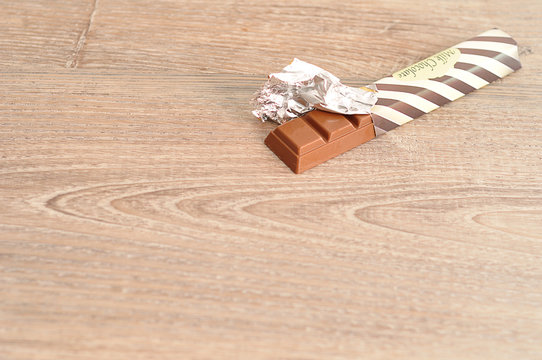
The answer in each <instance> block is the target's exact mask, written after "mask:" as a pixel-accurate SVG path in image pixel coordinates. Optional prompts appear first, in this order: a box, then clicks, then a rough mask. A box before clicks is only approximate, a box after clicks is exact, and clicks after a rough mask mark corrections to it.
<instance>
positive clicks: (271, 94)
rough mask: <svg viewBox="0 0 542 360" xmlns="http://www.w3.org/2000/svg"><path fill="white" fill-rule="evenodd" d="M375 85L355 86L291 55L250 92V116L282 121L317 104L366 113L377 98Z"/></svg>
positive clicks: (337, 111) (320, 107)
mask: <svg viewBox="0 0 542 360" xmlns="http://www.w3.org/2000/svg"><path fill="white" fill-rule="evenodd" d="M377 100H378V99H377V96H376V87H374V85H370V86H368V87H365V88H355V87H351V86H346V85H344V84H341V81H340V80H339V78H337V77H336V76H334V75H333V74H331V73H329V72H327V71H325V70H323V69H321V68H319V67H318V66H315V65H312V64H309V63H306V62H304V61H301V60H299V59H294V61H292V63H291V64H290V65H288V66H286V67H285V68H284V69H282V71H281V72H279V73H274V74H271V75H269V80H268V81H267V82H266V83H265V84H264V86H263V87H262V88H261V89H260V90H258V91H257V92H256V94H254V98H253V99H252V104H253V106H254V108H255V109H254V111H252V113H253V114H254V116H256V117H258V118H259V119H261V120H262V121H274V122H276V123H278V124H282V123H284V122H286V121H288V120H291V119H294V118H296V117H299V116H302V115H304V114H305V113H307V112H309V111H311V110H314V109H315V108H318V109H320V110H325V111H330V112H335V113H340V114H345V115H350V114H369V113H370V110H371V108H372V107H373V106H374V104H375V103H376V101H377Z"/></svg>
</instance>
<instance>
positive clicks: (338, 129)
mask: <svg viewBox="0 0 542 360" xmlns="http://www.w3.org/2000/svg"><path fill="white" fill-rule="evenodd" d="M375 136H376V134H375V128H374V126H373V121H372V119H371V116H370V115H341V114H335V113H330V112H326V111H321V110H313V111H311V112H309V113H308V114H306V115H305V116H302V117H299V118H296V119H294V120H291V121H288V122H286V123H284V124H282V125H280V126H278V127H277V128H275V130H273V131H271V133H269V135H268V136H267V138H266V139H265V144H266V145H267V146H268V147H269V148H270V149H271V150H272V151H273V152H274V153H275V154H276V155H277V156H278V157H279V159H281V160H282V161H283V162H284V163H285V164H286V165H287V166H288V167H289V168H290V169H292V171H293V172H295V173H296V174H299V173H302V172H303V171H305V170H308V169H310V168H312V167H314V166H316V165H318V164H321V163H323V162H324V161H326V160H329V159H331V158H333V157H335V156H337V155H340V154H342V153H344V152H346V151H348V150H350V149H352V148H354V147H356V146H358V145H361V144H363V143H364V142H367V141H369V140H371V139H373V138H374V137H375Z"/></svg>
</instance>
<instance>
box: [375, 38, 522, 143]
mask: <svg viewBox="0 0 542 360" xmlns="http://www.w3.org/2000/svg"><path fill="white" fill-rule="evenodd" d="M450 49H454V50H453V51H455V53H456V55H459V57H458V58H457V57H456V58H454V61H455V63H454V62H451V63H450V64H447V65H446V68H447V69H445V70H446V72H445V73H444V74H443V75H442V74H438V75H439V76H438V77H430V76H429V77H423V76H418V79H410V78H409V77H408V76H407V79H406V80H404V79H401V77H400V76H396V74H398V73H400V71H399V72H397V73H395V74H394V76H390V77H386V78H383V79H381V80H378V81H376V82H375V83H374V84H375V85H376V88H377V89H378V93H377V96H378V101H377V103H376V105H375V106H374V107H373V108H372V110H371V117H372V119H373V122H374V126H375V130H376V135H377V136H378V135H381V134H383V133H385V132H387V131H389V130H391V129H394V128H396V127H398V126H400V125H403V124H405V123H407V122H409V121H411V120H413V119H415V118H417V117H419V116H421V115H423V114H426V113H428V112H430V111H433V110H435V109H436V108H438V107H440V106H442V105H444V104H446V103H448V102H450V101H454V100H456V99H458V98H460V97H462V96H464V95H466V94H468V93H470V92H471V91H473V90H475V89H479V88H481V87H483V86H485V85H487V84H489V83H490V82H493V81H495V80H497V79H501V78H503V77H505V76H506V75H508V74H510V73H511V72H514V71H515V70H518V69H519V68H521V63H520V62H519V56H518V46H517V43H516V41H515V40H514V39H512V37H510V36H509V35H508V34H506V33H505V32H503V31H501V30H498V29H493V30H489V31H486V32H484V33H482V34H480V35H478V36H475V37H473V38H472V39H469V40H467V41H464V42H462V43H459V44H457V45H455V46H453V47H452V48H450ZM457 50H459V52H460V54H458V53H457ZM434 56H438V54H436V55H434ZM428 59H431V57H429V58H427V59H426V60H428ZM437 60H438V59H437ZM420 63H421V62H420ZM420 63H416V64H414V65H413V66H416V65H417V64H420ZM435 63H436V62H435ZM426 64H427V63H426ZM422 65H423V64H422ZM405 69H409V68H408V67H407V68H405ZM405 69H403V71H404V70H405ZM426 70H427V69H426Z"/></svg>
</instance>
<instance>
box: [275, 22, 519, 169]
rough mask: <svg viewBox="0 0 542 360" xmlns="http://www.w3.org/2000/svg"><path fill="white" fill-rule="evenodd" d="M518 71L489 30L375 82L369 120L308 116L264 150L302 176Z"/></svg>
mask: <svg viewBox="0 0 542 360" xmlns="http://www.w3.org/2000/svg"><path fill="white" fill-rule="evenodd" d="M520 68H521V63H520V61H519V56H518V47H517V43H516V41H515V40H514V39H512V38H511V37H510V36H509V35H508V34H506V33H505V32H503V31H501V30H498V29H493V30H489V31H486V32H484V33H482V34H480V35H478V36H476V37H473V38H471V39H469V40H467V41H464V42H462V43H459V44H457V45H456V46H454V47H451V48H449V49H446V50H444V51H441V52H439V53H437V54H435V55H433V56H430V57H428V58H426V59H424V60H422V61H419V62H417V63H415V64H413V65H411V66H408V67H406V68H404V69H402V70H399V71H397V72H395V73H394V74H393V75H392V76H390V77H386V78H383V79H381V80H378V81H376V82H375V83H374V86H376V89H377V90H378V92H377V97H378V100H377V102H376V104H375V105H374V106H373V107H372V108H371V111H370V112H371V114H370V115H367V114H364V115H340V114H336V113H331V112H326V111H321V110H313V111H311V112H309V113H307V114H305V115H304V116H303V117H300V118H296V119H294V120H290V121H288V122H286V123H284V124H282V125H280V126H278V127H277V128H276V129H275V130H273V131H272V132H271V133H270V134H269V135H268V136H267V138H266V139H265V144H266V145H267V146H268V147H269V148H270V149H271V150H272V151H273V152H274V153H275V154H276V155H277V156H278V157H279V158H280V159H281V160H282V161H283V162H284V163H285V164H286V165H287V166H288V167H290V169H292V171H294V172H295V173H301V172H303V171H305V170H307V169H310V168H312V167H314V166H316V165H318V164H320V163H322V162H324V161H326V160H329V159H331V158H332V157H335V156H337V155H339V154H341V153H343V152H345V151H348V150H350V149H352V148H354V147H356V146H358V145H360V144H362V143H364V142H367V141H369V140H371V139H373V138H374V137H376V136H379V135H382V134H384V133H386V132H387V131H390V130H392V129H394V128H396V127H398V126H401V125H403V124H405V123H407V122H409V121H411V120H413V119H415V118H417V117H419V116H422V115H424V114H426V113H428V112H430V111H433V110H435V109H437V108H439V107H440V106H442V105H444V104H446V103H448V102H450V101H454V100H456V99H458V98H460V97H462V96H464V95H466V94H468V93H470V92H472V91H474V90H476V89H479V88H481V87H483V86H485V85H487V84H489V83H491V82H493V81H495V80H497V79H501V78H503V77H505V76H506V75H508V74H510V73H512V72H514V71H515V70H518V69H520Z"/></svg>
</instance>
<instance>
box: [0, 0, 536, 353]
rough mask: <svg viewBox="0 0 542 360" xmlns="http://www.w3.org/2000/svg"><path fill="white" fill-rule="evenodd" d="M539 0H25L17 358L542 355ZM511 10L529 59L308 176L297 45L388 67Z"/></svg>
mask: <svg viewBox="0 0 542 360" xmlns="http://www.w3.org/2000/svg"><path fill="white" fill-rule="evenodd" d="M520 3H521V4H519V3H518V5H517V9H515V11H514V13H513V14H510V11H508V10H507V11H504V10H505V9H508V6H509V4H493V3H491V4H488V3H487V2H484V1H472V2H469V3H468V4H464V5H462V6H461V7H459V6H457V5H455V4H452V3H448V2H438V1H430V2H425V3H424V4H423V5H422V4H411V3H406V2H404V1H399V0H396V1H386V2H369V3H367V2H364V3H356V2H345V3H344V4H337V3H332V2H329V1H315V2H311V3H310V4H306V3H304V2H301V1H299V2H279V3H275V4H271V3H265V2H260V1H256V2H250V3H249V2H241V1H230V2H212V1H208V0H207V1H196V2H182V1H165V0H162V1H154V2H150V1H111V0H99V1H96V2H94V1H52V2H49V1H47V2H45V1H44V2H39V1H18V2H8V1H0V7H1V8H3V9H4V10H5V11H4V13H5V14H7V16H6V18H7V21H6V22H4V23H3V24H0V64H1V65H2V70H1V71H0V99H1V100H0V156H1V157H0V204H1V206H0V358H1V359H8V360H12V359H13V360H15V359H17V360H18V359H55V360H56V359H126V358H131V359H179V358H181V359H352V358H354V359H358V358H371V359H398V358H399V359H435V358H438V359H458V358H460V359H488V358H489V359H540V358H542V345H541V341H540V339H542V311H541V310H540V309H541V308H542V266H541V264H542V225H541V224H542V155H541V154H542V122H541V121H540V117H541V110H540V106H539V100H538V99H540V98H541V97H542V86H541V76H542V71H541V69H542V68H541V65H540V64H542V61H541V60H542V58H541V56H540V55H539V53H542V52H541V50H542V49H541V43H540V35H541V33H540V20H539V19H540V10H541V8H542V7H541V5H540V4H538V3H537V2H530V1H522V2H520ZM515 8H516V6H515ZM324 15H325V16H324ZM315 19H317V20H316V21H315ZM309 20H311V21H310V22H309ZM495 25H498V26H499V27H501V28H503V30H505V31H507V32H509V33H511V34H512V35H513V36H514V37H515V38H516V39H517V40H518V42H519V43H520V45H521V49H522V55H521V60H522V62H523V65H524V68H523V69H522V70H520V71H518V72H517V73H514V74H512V75H510V76H509V77H507V78H506V79H504V80H502V81H499V82H497V83H495V84H492V85H491V86H488V87H487V88H484V89H481V90H477V91H476V92H475V93H473V94H470V95H469V96H467V97H465V98H464V99H461V100H458V101H457V102H454V103H451V104H449V105H446V106H444V107H443V108H442V109H439V110H438V111H435V112H433V113H431V114H428V115H427V116H424V117H422V118H420V119H417V120H416V121H413V122H411V123H409V124H407V125H405V126H402V127H400V128H398V129H396V130H394V131H392V132H390V133H388V134H386V135H384V136H382V137H379V138H378V139H376V140H374V141H371V142H369V143H367V144H364V145H363V146H361V147H358V148H356V149H354V150H352V151H350V152H348V153H346V154H344V155H341V156H339V157H338V158H335V159H333V160H331V161H328V162H327V163H325V164H322V165H320V166H318V167H316V168H314V169H312V170H310V171H307V172H306V173H304V174H302V175H294V174H292V173H291V172H290V170H288V169H287V168H286V167H285V166H284V165H283V164H282V163H281V162H280V161H279V160H278V159H277V158H276V157H275V156H274V155H273V154H272V153H271V152H270V151H269V150H268V149H267V148H266V147H265V146H264V145H263V139H264V137H265V136H266V135H267V133H268V132H269V131H270V130H271V129H272V128H273V125H272V124H267V123H265V124H262V123H260V122H258V121H257V120H256V119H254V118H252V115H251V114H250V106H249V104H248V99H250V97H251V94H252V93H253V92H254V91H255V89H256V88H257V87H258V86H259V85H260V84H261V83H262V82H263V81H264V79H265V76H266V74H267V73H268V72H270V71H275V70H278V69H280V68H281V67H282V66H284V65H285V64H286V63H288V62H289V60H290V59H291V57H293V56H299V57H302V58H303V59H305V60H308V61H313V62H316V63H317V64H319V65H321V66H324V67H325V68H326V69H329V70H330V71H334V72H336V73H337V75H340V76H341V77H343V78H344V79H345V82H346V83H349V84H352V85H362V84H367V83H369V82H371V81H374V80H376V79H378V78H379V77H381V76H382V75H385V74H387V73H390V72H391V71H393V70H394V69H398V68H400V67H401V66H404V65H407V63H410V62H412V61H414V60H416V59H419V58H422V57H424V56H427V55H429V54H431V53H432V52H435V51H437V50H440V49H442V48H444V47H446V46H448V45H452V44H453V43H456V42H458V41H461V40H463V39H464V38H467V37H469V36H471V35H473V34H476V33H477V32H480V31H483V30H486V29H487V28H490V27H492V26H495ZM307 32H310V34H312V36H307ZM353 44H354V45H353ZM277 47H280V48H281V50H277ZM354 50H355V51H354ZM345 51H348V56H346V57H345V56H344V53H345ZM301 55H303V56H301Z"/></svg>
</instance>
